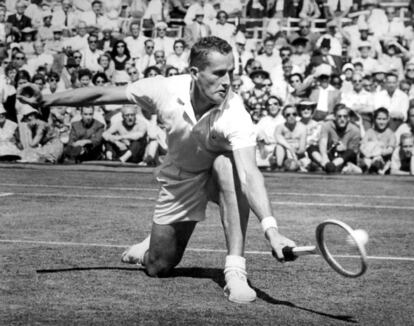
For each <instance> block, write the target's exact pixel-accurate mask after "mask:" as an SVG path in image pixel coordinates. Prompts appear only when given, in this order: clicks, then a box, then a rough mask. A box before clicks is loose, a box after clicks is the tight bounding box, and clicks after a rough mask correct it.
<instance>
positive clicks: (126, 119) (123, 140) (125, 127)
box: [103, 106, 147, 163]
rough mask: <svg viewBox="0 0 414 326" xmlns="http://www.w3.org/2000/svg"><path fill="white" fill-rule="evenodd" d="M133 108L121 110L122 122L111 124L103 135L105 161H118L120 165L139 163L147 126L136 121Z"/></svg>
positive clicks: (144, 143) (143, 148)
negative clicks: (105, 150)
mask: <svg viewBox="0 0 414 326" xmlns="http://www.w3.org/2000/svg"><path fill="white" fill-rule="evenodd" d="M136 116H137V113H136V110H135V107H134V106H124V107H123V108H122V122H120V123H113V124H112V125H111V126H110V127H109V129H108V130H106V131H105V132H104V133H103V138H104V139H105V141H106V146H107V152H106V156H107V159H109V160H113V159H119V161H121V162H122V163H125V162H132V163H139V162H141V161H142V158H143V156H144V153H145V146H146V134H147V125H146V124H145V123H143V122H142V121H137V117H136Z"/></svg>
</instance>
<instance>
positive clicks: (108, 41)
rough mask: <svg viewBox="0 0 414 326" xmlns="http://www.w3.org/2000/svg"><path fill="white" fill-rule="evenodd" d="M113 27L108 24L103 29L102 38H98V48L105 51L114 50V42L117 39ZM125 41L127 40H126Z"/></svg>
mask: <svg viewBox="0 0 414 326" xmlns="http://www.w3.org/2000/svg"><path fill="white" fill-rule="evenodd" d="M113 32H114V31H113V29H112V28H111V27H110V26H106V27H104V28H103V29H102V38H101V39H100V40H98V49H99V50H102V51H103V52H109V53H111V52H112V49H113V48H114V44H115V42H116V41H117V39H116V38H115V37H114V36H113ZM124 41H125V40H124Z"/></svg>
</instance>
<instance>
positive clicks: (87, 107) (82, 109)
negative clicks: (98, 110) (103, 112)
mask: <svg viewBox="0 0 414 326" xmlns="http://www.w3.org/2000/svg"><path fill="white" fill-rule="evenodd" d="M85 109H92V112H94V111H95V107H94V106H93V105H91V106H81V108H80V111H81V113H83V111H84V110H85Z"/></svg>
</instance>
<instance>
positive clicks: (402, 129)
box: [395, 106, 414, 144]
mask: <svg viewBox="0 0 414 326" xmlns="http://www.w3.org/2000/svg"><path fill="white" fill-rule="evenodd" d="M402 134H411V135H413V136H414V106H412V107H410V108H409V109H408V118H407V122H404V123H403V124H402V125H401V126H399V127H398V129H397V130H396V131H395V137H396V139H397V144H399V143H400V141H401V135H402Z"/></svg>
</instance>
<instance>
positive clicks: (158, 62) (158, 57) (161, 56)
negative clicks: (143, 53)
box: [154, 50, 167, 76]
mask: <svg viewBox="0 0 414 326" xmlns="http://www.w3.org/2000/svg"><path fill="white" fill-rule="evenodd" d="M154 58H155V66H156V67H158V69H159V70H160V71H161V75H164V76H165V71H166V69H167V60H166V59H165V52H164V51H163V50H156V51H154Z"/></svg>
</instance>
